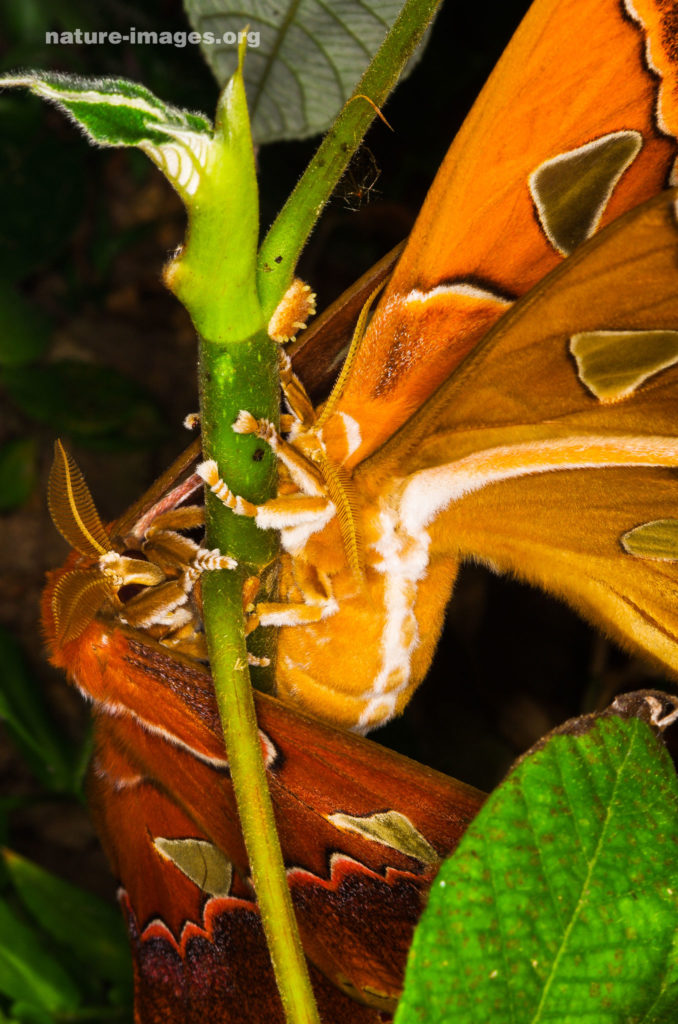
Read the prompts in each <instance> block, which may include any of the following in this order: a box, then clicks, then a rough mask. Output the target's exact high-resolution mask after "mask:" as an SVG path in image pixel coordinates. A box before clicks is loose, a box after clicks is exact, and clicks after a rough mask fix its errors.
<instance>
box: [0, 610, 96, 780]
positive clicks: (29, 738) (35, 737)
mask: <svg viewBox="0 0 678 1024" xmlns="http://www.w3.org/2000/svg"><path fill="white" fill-rule="evenodd" d="M0 718H1V719H3V720H4V723H5V726H6V728H7V731H8V732H9V734H10V736H11V737H12V739H13V740H14V742H15V743H16V745H17V747H18V748H19V750H20V751H21V753H22V755H23V756H24V758H25V759H26V762H27V763H28V765H29V766H30V768H31V770H32V771H33V773H34V774H35V775H36V777H37V778H38V779H40V781H41V782H42V783H43V785H44V786H45V787H46V788H47V789H50V790H54V791H56V792H75V791H76V790H77V788H78V787H77V784H76V781H75V768H76V766H75V765H74V764H73V763H72V759H73V752H72V751H71V749H70V746H69V744H68V743H67V742H66V740H65V739H64V738H63V737H62V736H61V734H60V733H59V731H58V729H57V727H56V726H55V724H54V722H53V721H52V719H51V717H50V715H49V713H48V711H47V708H46V706H45V701H44V698H43V696H42V691H41V688H40V684H39V682H38V680H37V679H35V678H34V676H33V674H32V673H31V671H30V669H29V668H28V665H27V664H26V660H25V658H24V656H23V653H22V651H21V648H20V646H19V644H18V643H17V641H16V640H15V639H14V637H12V636H11V635H10V634H9V633H8V632H7V630H5V629H2V627H0Z"/></svg>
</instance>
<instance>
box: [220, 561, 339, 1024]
mask: <svg viewBox="0 0 678 1024" xmlns="http://www.w3.org/2000/svg"><path fill="white" fill-rule="evenodd" d="M240 601H241V580H240V579H239V577H238V574H237V573H227V572H218V573H216V572H213V573H208V574H207V576H206V577H205V579H204V581H203V602H204V607H205V619H206V620H207V619H208V618H210V619H211V621H212V623H213V624H214V622H215V620H216V625H217V628H216V630H215V629H214V628H213V629H212V630H211V633H210V663H211V666H212V674H213V677H214V678H215V679H218V680H219V685H218V686H217V687H216V693H217V702H218V705H219V713H220V715H221V722H222V727H223V730H224V736H225V739H226V749H227V750H228V758H229V765H230V769H231V778H232V780H233V788H234V790H235V795H236V799H237V802H238V815H239V818H240V825H241V828H242V831H243V836H244V838H245V844H246V846H247V854H248V857H249V861H250V866H251V870H252V880H253V882H254V888H255V890H256V894H257V901H258V904H259V909H260V911H261V919H262V923H263V926H264V932H265V934H266V941H267V943H268V948H269V952H270V955H271V961H272V963H273V968H274V971H275V976H276V981H277V984H278V991H279V992H280V997H281V1000H282V1003H283V1008H284V1011H285V1019H286V1020H287V1021H288V1022H289V1024H319V1020H320V1019H319V1017H318V1013H317V1009H316V1007H315V1000H314V998H313V992H312V989H311V987H310V980H309V977H308V971H307V967H306V960H305V957H304V953H303V949H302V946H301V941H300V939H299V933H298V930H297V927H296V921H295V918H294V911H293V909H292V902H291V899H290V892H289V888H288V885H287V876H286V874H285V866H284V863H283V859H282V853H281V851H280V844H279V843H278V841H277V832H276V827H275V819H274V816H273V806H272V803H271V798H270V794H269V791H268V784H267V780H266V771H265V768H264V763H263V759H262V752H261V744H260V742H259V732H258V729H257V720H256V714H255V709H254V701H253V699H252V686H251V684H250V680H249V673H248V671H247V649H246V646H245V641H244V635H243V630H242V625H241V624H240V623H241V620H242V615H241V614H238V613H240V607H239V605H240ZM224 608H225V609H226V614H224Z"/></svg>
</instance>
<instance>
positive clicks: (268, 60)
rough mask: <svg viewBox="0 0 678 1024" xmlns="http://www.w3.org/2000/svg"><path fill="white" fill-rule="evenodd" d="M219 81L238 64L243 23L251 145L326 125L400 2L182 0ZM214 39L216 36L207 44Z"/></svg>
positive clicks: (312, 132)
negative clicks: (232, 2)
mask: <svg viewBox="0 0 678 1024" xmlns="http://www.w3.org/2000/svg"><path fill="white" fill-rule="evenodd" d="M184 6H185V8H186V13H187V15H188V18H189V21H190V22H191V24H192V26H193V27H194V28H195V29H196V30H197V31H198V32H200V33H201V35H202V41H201V47H202V51H203V54H204V56H205V59H206V61H207V63H208V64H209V66H210V67H211V69H212V71H213V72H214V76H215V78H216V80H217V82H218V83H219V85H220V86H223V85H224V83H225V82H226V81H227V80H228V78H229V77H230V76H231V75H232V74H233V72H234V70H235V68H236V65H237V41H238V37H239V33H242V31H243V30H244V29H245V27H246V26H247V27H248V32H247V41H248V49H247V60H246V62H245V87H246V89H247V95H248V97H249V103H250V115H251V118H252V134H253V136H254V139H255V142H257V143H265V142H274V141H276V140H280V139H302V138H305V137H306V136H308V135H315V134H317V133H318V132H322V131H324V130H325V129H326V128H328V127H329V125H330V123H331V121H332V119H333V118H334V117H335V116H336V114H337V113H338V111H339V110H340V109H341V107H342V106H343V105H344V103H346V101H347V100H348V99H349V97H350V96H351V93H352V91H353V88H354V86H355V84H356V82H357V81H358V79H359V78H360V76H361V75H362V73H363V72H364V70H365V68H366V67H367V65H368V64H369V62H370V59H371V57H372V56H373V54H375V53H376V52H377V50H378V49H379V47H380V45H381V43H382V42H383V40H384V37H385V36H386V33H387V32H388V30H389V28H390V27H391V25H392V24H393V22H394V21H395V19H396V17H397V16H398V14H399V13H400V9H401V7H402V0H381V2H376V0H371V2H368V3H363V2H361V3H358V2H353V3H342V4H341V5H336V4H317V3H310V2H308V0H306V2H302V3H299V4H296V5H294V6H292V7H290V6H286V5H284V4H280V3H277V2H276V0H264V2H262V3H258V4H256V6H254V7H253V8H252V9H251V10H250V9H247V11H246V13H243V9H238V8H233V7H232V6H231V8H230V10H229V9H228V5H227V4H226V3H225V2H224V0H185V4H184ZM210 40H214V41H210Z"/></svg>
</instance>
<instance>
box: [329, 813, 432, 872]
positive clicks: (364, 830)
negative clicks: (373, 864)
mask: <svg viewBox="0 0 678 1024" xmlns="http://www.w3.org/2000/svg"><path fill="white" fill-rule="evenodd" d="M328 821H331V822H332V824H333V825H335V826H336V827H337V828H340V829H343V830H344V831H345V832H357V833H358V835H361V836H364V838H365V839H371V840H372V841H373V842H377V843H383V844H384V845H386V846H390V847H391V849H393V850H397V851H398V852H399V853H404V854H405V855H406V856H407V857H414V858H415V859H416V860H418V861H420V862H421V863H422V864H438V863H439V861H440V857H439V856H438V854H437V853H436V851H435V850H434V849H433V847H432V846H431V844H430V843H429V842H428V840H427V839H425V838H424V836H423V835H422V834H421V832H419V830H418V829H417V828H415V826H414V825H413V824H412V822H411V821H410V819H409V818H406V817H405V815H404V814H401V813H400V811H380V812H379V813H377V814H371V815H369V816H367V817H365V818H359V817H354V816H353V815H350V814H330V815H328Z"/></svg>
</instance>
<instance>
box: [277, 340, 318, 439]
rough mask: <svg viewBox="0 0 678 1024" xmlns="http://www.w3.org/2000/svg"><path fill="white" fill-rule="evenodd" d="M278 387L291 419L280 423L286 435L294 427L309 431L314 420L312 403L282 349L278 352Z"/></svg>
mask: <svg viewBox="0 0 678 1024" xmlns="http://www.w3.org/2000/svg"><path fill="white" fill-rule="evenodd" d="M280 386H281V388H282V390H283V394H284V396H285V400H286V402H287V404H288V406H289V408H290V412H291V413H292V419H293V422H292V423H289V424H288V423H287V421H286V420H285V419H283V420H282V421H281V422H282V423H283V424H284V429H285V432H286V433H287V432H288V431H289V430H291V429H292V428H293V427H294V426H297V427H298V428H301V429H302V430H310V429H311V427H312V426H313V425H314V423H315V419H316V416H315V409H314V408H313V402H312V401H311V399H310V398H309V396H308V392H307V391H306V388H305V387H304V385H303V384H302V382H301V381H300V379H299V378H298V377H297V375H296V373H295V372H294V370H293V369H292V360H291V359H290V357H289V356H288V355H287V352H284V351H283V350H282V349H281V350H280Z"/></svg>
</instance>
